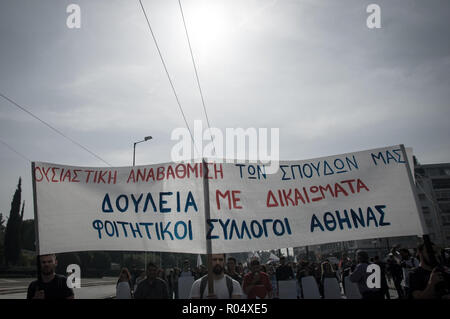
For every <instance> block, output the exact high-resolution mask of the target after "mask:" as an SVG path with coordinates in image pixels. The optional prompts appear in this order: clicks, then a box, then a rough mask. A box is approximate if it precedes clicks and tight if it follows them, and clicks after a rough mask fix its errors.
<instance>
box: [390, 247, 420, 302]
mask: <svg viewBox="0 0 450 319" xmlns="http://www.w3.org/2000/svg"><path fill="white" fill-rule="evenodd" d="M393 253H394V257H395V258H397V260H398V261H399V264H400V266H401V267H402V270H403V280H402V288H403V295H404V296H405V297H406V296H408V295H409V274H410V273H411V271H412V270H413V269H414V268H417V267H419V261H418V260H417V258H415V257H414V256H411V253H410V252H409V250H408V249H406V248H402V249H400V250H399V251H396V250H395V248H394V250H393Z"/></svg>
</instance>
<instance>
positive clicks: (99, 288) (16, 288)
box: [0, 277, 117, 299]
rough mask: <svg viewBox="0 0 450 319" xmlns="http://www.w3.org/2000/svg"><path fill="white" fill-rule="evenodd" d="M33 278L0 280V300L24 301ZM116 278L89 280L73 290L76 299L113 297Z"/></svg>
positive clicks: (83, 281)
mask: <svg viewBox="0 0 450 319" xmlns="http://www.w3.org/2000/svg"><path fill="white" fill-rule="evenodd" d="M33 280H34V278H0V299H25V298H26V296H27V289H28V285H29V284H30V282H32V281H33ZM116 281H117V278H111V277H109V278H108V277H105V278H89V279H84V280H82V281H81V288H79V289H74V292H75V297H76V298H77V299H104V298H110V297H113V296H115V294H116Z"/></svg>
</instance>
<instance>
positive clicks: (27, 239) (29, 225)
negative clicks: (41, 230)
mask: <svg viewBox="0 0 450 319" xmlns="http://www.w3.org/2000/svg"><path fill="white" fill-rule="evenodd" d="M20 239H21V243H22V244H21V246H22V249H27V250H32V251H35V250H36V245H35V241H36V236H35V226H34V219H28V220H24V221H23V222H22V231H21V238H20Z"/></svg>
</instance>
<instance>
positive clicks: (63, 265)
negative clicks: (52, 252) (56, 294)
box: [56, 253, 81, 275]
mask: <svg viewBox="0 0 450 319" xmlns="http://www.w3.org/2000/svg"><path fill="white" fill-rule="evenodd" d="M56 260H57V262H58V266H57V267H56V273H58V274H64V275H65V274H66V269H67V266H69V265H71V264H76V265H80V264H81V262H80V257H79V256H78V253H63V254H57V255H56Z"/></svg>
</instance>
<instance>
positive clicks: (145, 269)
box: [133, 136, 152, 273]
mask: <svg viewBox="0 0 450 319" xmlns="http://www.w3.org/2000/svg"><path fill="white" fill-rule="evenodd" d="M151 139H152V137H151V136H146V137H144V139H143V140H142V141H137V142H134V143H133V167H134V166H135V164H136V144H139V143H142V142H147V141H148V140H151ZM144 271H145V272H146V273H147V251H144Z"/></svg>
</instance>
